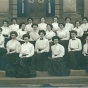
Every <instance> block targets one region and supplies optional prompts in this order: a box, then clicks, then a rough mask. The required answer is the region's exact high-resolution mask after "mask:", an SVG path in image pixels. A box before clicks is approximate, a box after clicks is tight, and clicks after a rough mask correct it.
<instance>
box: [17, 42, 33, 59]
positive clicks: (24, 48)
mask: <svg viewBox="0 0 88 88" xmlns="http://www.w3.org/2000/svg"><path fill="white" fill-rule="evenodd" d="M22 55H26V57H31V56H33V55H34V46H33V44H31V43H29V42H28V43H24V44H22V45H21V50H20V54H19V57H21V56H22Z"/></svg>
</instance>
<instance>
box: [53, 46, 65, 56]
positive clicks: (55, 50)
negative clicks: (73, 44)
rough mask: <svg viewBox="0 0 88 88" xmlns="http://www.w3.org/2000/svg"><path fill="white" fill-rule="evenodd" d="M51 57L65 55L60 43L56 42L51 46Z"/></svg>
mask: <svg viewBox="0 0 88 88" xmlns="http://www.w3.org/2000/svg"><path fill="white" fill-rule="evenodd" d="M51 51H52V57H55V56H56V57H63V56H64V55H65V49H64V47H63V46H62V45H60V44H57V45H53V46H51Z"/></svg>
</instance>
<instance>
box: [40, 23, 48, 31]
mask: <svg viewBox="0 0 88 88" xmlns="http://www.w3.org/2000/svg"><path fill="white" fill-rule="evenodd" d="M38 28H39V30H44V31H46V30H47V24H46V23H40V24H38Z"/></svg>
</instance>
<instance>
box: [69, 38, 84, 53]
mask: <svg viewBox="0 0 88 88" xmlns="http://www.w3.org/2000/svg"><path fill="white" fill-rule="evenodd" d="M71 49H74V51H81V50H82V44H81V40H80V39H78V38H75V39H73V40H72V39H70V40H69V44H68V51H72V50H71Z"/></svg>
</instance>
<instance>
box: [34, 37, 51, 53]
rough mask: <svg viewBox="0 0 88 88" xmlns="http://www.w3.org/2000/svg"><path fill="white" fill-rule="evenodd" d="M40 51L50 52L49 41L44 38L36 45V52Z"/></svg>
mask: <svg viewBox="0 0 88 88" xmlns="http://www.w3.org/2000/svg"><path fill="white" fill-rule="evenodd" d="M39 49H42V51H44V52H49V41H48V39H45V38H43V40H40V38H39V39H38V40H37V41H36V44H35V51H37V52H38V50H39Z"/></svg>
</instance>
